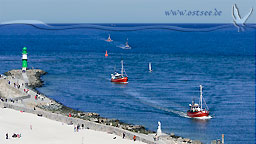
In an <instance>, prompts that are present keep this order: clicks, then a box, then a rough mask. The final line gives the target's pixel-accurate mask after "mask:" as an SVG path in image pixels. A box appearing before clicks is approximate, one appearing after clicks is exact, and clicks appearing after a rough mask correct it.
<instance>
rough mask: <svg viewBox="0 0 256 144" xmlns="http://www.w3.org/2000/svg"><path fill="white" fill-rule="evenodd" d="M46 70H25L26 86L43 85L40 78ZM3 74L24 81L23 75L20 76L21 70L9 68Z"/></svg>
mask: <svg viewBox="0 0 256 144" xmlns="http://www.w3.org/2000/svg"><path fill="white" fill-rule="evenodd" d="M45 74H46V72H45V71H43V70H40V69H30V70H27V71H26V75H27V77H28V80H29V82H28V86H29V87H31V88H36V87H41V86H43V81H42V79H41V76H42V75H45ZM4 75H6V76H10V77H14V78H17V79H19V80H23V81H24V77H23V76H22V71H21V70H11V71H8V72H5V73H4Z"/></svg>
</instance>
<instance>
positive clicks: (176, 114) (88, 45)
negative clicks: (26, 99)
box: [0, 25, 256, 144]
mask: <svg viewBox="0 0 256 144" xmlns="http://www.w3.org/2000/svg"><path fill="white" fill-rule="evenodd" d="M60 26H61V25H60ZM128 26H129V25H128ZM131 26H133V27H134V26H136V25H131ZM182 26H183V25H182ZM188 26H189V25H186V27H188ZM207 26H208V25H196V26H194V25H191V27H200V28H204V27H207ZM211 26H215V25H211ZM109 33H110V34H111V37H112V39H113V40H114V42H112V43H107V42H105V41H104V40H105V39H106V38H107V36H108V34H109ZM127 38H129V44H130V45H131V46H132V49H131V50H123V49H121V48H120V45H123V44H124V43H125V42H126V39H127ZM255 43H256V40H255V30H253V29H247V30H246V31H245V32H242V33H238V32H237V29H236V28H235V27H233V26H232V25H230V27H229V28H225V29H220V30H216V31H211V32H179V31H171V30H161V29H154V30H152V29H148V30H141V31H122V32H118V31H115V32H113V31H104V30H97V29H71V30H58V31H54V30H40V29H36V28H34V27H32V26H24V25H9V26H4V27H0V45H1V47H0V65H1V69H0V72H1V73H3V72H6V71H8V70H10V69H17V68H20V67H21V50H22V47H23V46H26V47H27V48H28V53H29V60H28V61H29V62H28V65H29V67H30V68H32V67H34V68H40V69H43V70H45V71H47V72H48V74H47V75H45V76H43V80H44V83H45V85H44V86H43V87H41V88H39V89H38V90H39V91H40V92H42V93H44V94H46V95H47V96H49V97H51V98H53V99H55V100H57V101H59V102H61V103H63V104H64V105H66V106H69V107H72V108H74V109H78V110H83V111H89V112H97V113H99V114H100V115H101V116H103V117H107V118H115V119H119V120H121V121H124V122H127V123H132V124H138V125H144V126H145V127H146V128H148V129H150V130H154V131H156V129H157V121H161V123H162V130H163V131H164V132H168V133H171V132H174V133H175V134H176V135H180V136H183V137H188V138H191V139H199V140H201V141H203V142H204V143H210V141H211V140H214V139H220V138H221V134H225V142H226V143H232V144H241V143H243V144H244V143H246V144H254V143H255V57H254V55H255ZM105 50H108V52H109V57H107V58H105V57H104V53H105ZM122 59H123V60H124V66H125V70H126V72H127V74H128V76H129V83H128V84H125V85H124V84H114V83H111V82H110V74H111V73H112V72H113V70H114V67H115V65H116V67H117V69H118V70H119V69H120V61H121V60H122ZM149 62H152V68H153V72H152V73H149V72H148V63H149ZM200 84H201V85H203V87H204V89H203V94H204V98H205V100H206V103H207V104H208V107H209V109H210V112H211V115H212V117H213V118H212V119H210V120H207V121H206V120H194V119H189V118H186V117H184V115H185V113H186V111H187V109H188V104H189V103H191V101H192V99H193V98H196V99H197V100H198V97H199V85H200Z"/></svg>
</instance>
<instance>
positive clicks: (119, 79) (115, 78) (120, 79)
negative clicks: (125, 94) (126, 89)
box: [111, 60, 128, 83]
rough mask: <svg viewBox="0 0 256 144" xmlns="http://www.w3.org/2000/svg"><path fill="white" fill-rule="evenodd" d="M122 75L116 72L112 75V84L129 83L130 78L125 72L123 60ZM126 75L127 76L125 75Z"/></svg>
mask: <svg viewBox="0 0 256 144" xmlns="http://www.w3.org/2000/svg"><path fill="white" fill-rule="evenodd" d="M121 65H122V68H121V74H119V73H118V72H116V71H115V73H114V74H111V82H116V83H128V76H127V74H126V72H125V70H124V64H123V60H122V61H121ZM124 73H125V74H124Z"/></svg>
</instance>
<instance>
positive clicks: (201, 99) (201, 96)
mask: <svg viewBox="0 0 256 144" xmlns="http://www.w3.org/2000/svg"><path fill="white" fill-rule="evenodd" d="M199 104H200V106H201V109H203V86H202V85H200V103H199Z"/></svg>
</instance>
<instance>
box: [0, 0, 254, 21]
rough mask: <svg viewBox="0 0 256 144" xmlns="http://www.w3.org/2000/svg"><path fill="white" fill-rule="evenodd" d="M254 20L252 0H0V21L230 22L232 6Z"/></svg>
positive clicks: (250, 19)
mask: <svg viewBox="0 0 256 144" xmlns="http://www.w3.org/2000/svg"><path fill="white" fill-rule="evenodd" d="M233 4H237V6H238V8H239V11H240V15H241V16H242V17H243V16H244V15H246V14H247V13H248V12H249V11H250V9H251V8H254V11H253V13H252V15H251V16H250V17H249V19H248V21H247V23H256V0H0V23H1V22H5V21H14V20H39V21H43V22H45V23H231V22H232V5H233ZM214 9H217V10H218V11H221V12H222V13H221V15H220V16H180V15H176V16H173V15H171V16H170V15H169V16H166V15H165V12H166V11H171V10H172V11H177V10H180V11H184V10H186V11H213V10H214Z"/></svg>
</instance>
